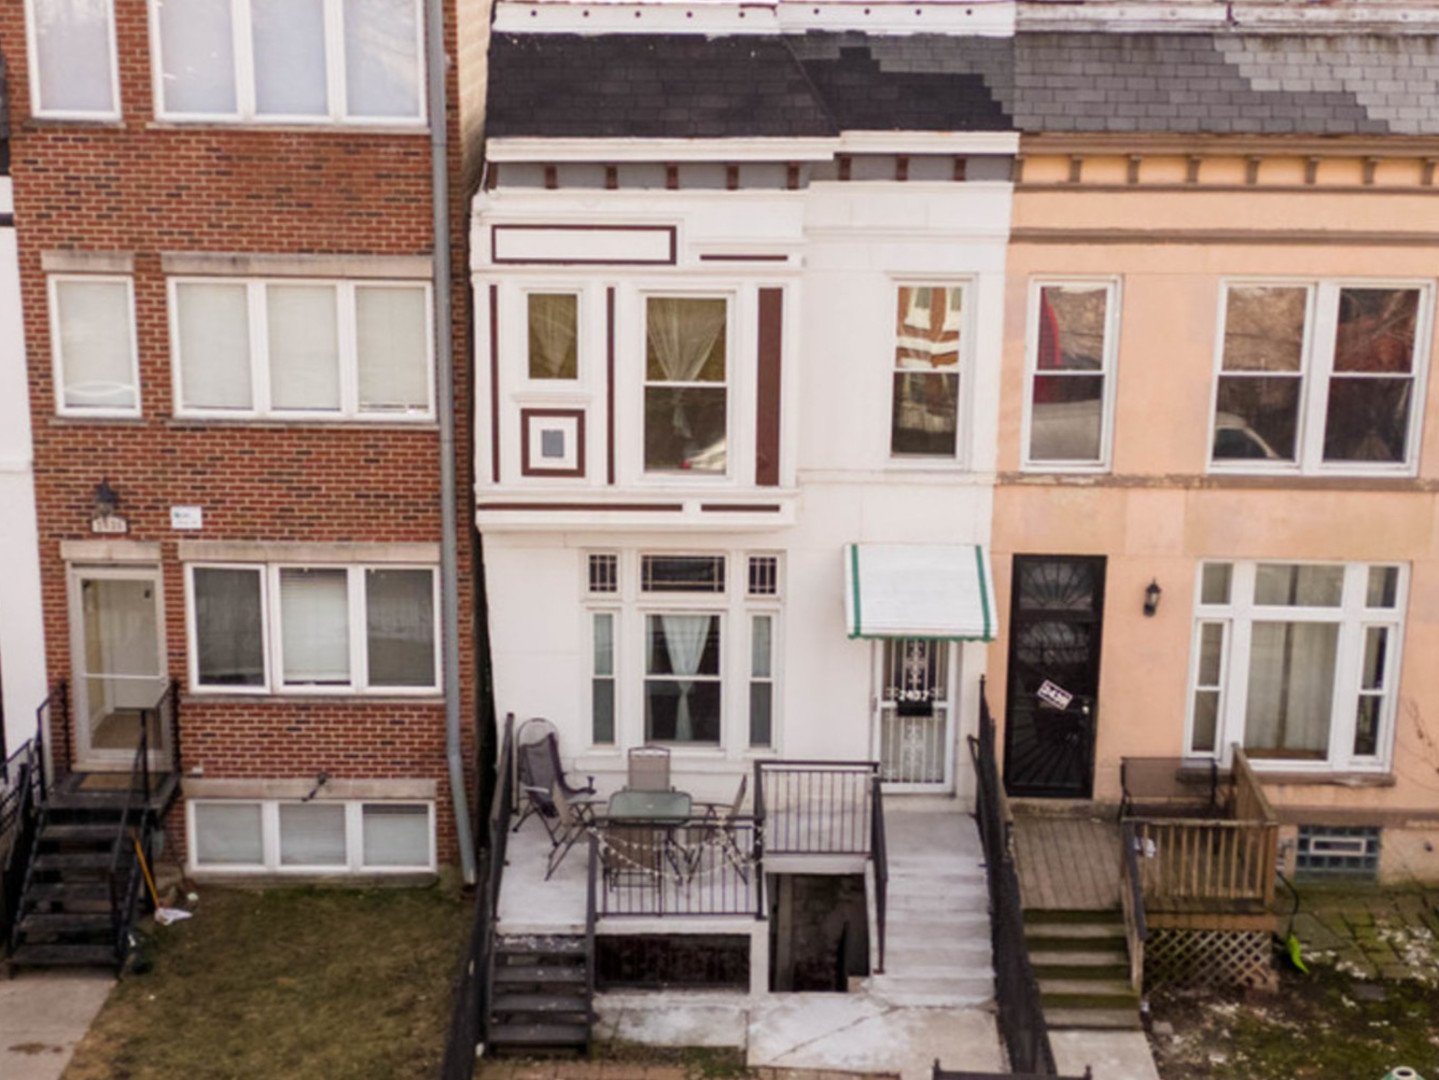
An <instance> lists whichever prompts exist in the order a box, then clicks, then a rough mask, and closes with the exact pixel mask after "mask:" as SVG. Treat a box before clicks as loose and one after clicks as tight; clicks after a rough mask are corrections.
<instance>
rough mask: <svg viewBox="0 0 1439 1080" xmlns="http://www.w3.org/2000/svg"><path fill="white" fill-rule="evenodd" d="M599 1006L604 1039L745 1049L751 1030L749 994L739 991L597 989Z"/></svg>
mask: <svg viewBox="0 0 1439 1080" xmlns="http://www.w3.org/2000/svg"><path fill="white" fill-rule="evenodd" d="M595 1011H596V1012H597V1013H598V1014H599V1021H598V1022H597V1023H596V1024H595V1028H594V1036H595V1038H596V1039H598V1040H600V1041H613V1040H619V1041H621V1042H633V1043H643V1044H644V1045H646V1046H732V1047H738V1048H740V1049H743V1048H744V1045H745V1042H746V1040H747V1039H748V1036H749V1012H750V999H749V998H748V997H747V996H746V995H744V994H739V993H735V994H724V993H712V994H679V993H671V994H655V993H612V994H599V995H596V997H595Z"/></svg>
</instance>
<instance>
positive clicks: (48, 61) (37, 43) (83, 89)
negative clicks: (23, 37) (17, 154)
mask: <svg viewBox="0 0 1439 1080" xmlns="http://www.w3.org/2000/svg"><path fill="white" fill-rule="evenodd" d="M27 9H28V10H27V12H26V15H27V18H26V20H25V21H26V25H27V26H28V28H29V46H30V100H31V101H32V102H33V108H34V111H35V114H36V115H37V116H46V117H56V118H61V119H63V118H74V119H83V120H96V119H116V118H118V117H119V115H120V86H119V80H118V78H117V75H116V66H115V10H114V2H113V0H27Z"/></svg>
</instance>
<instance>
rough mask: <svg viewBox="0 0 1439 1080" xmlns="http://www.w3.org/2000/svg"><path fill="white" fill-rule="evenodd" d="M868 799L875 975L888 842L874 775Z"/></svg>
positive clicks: (884, 915)
mask: <svg viewBox="0 0 1439 1080" xmlns="http://www.w3.org/2000/svg"><path fill="white" fill-rule="evenodd" d="M869 790H870V793H871V794H870V797H871V798H872V799H873V801H874V805H873V807H872V808H871V810H870V815H869V821H870V842H869V843H870V853H871V855H872V856H873V858H874V922H875V933H876V936H877V937H878V938H879V941H878V942H877V943H876V944H877V945H878V947H879V956H878V964H877V966H876V967H875V974H877V975H883V974H884V939H885V926H886V923H887V921H888V914H889V841H888V840H886V839H885V833H884V785H883V784H881V783H880V782H879V777H878V775H877V774H876V776H875V779H874V782H873V783H871V784H870V787H869Z"/></svg>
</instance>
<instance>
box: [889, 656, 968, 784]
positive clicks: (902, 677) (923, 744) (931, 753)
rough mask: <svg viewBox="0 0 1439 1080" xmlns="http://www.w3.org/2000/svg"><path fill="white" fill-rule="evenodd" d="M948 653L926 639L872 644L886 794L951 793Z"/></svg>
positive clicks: (951, 711)
mask: <svg viewBox="0 0 1439 1080" xmlns="http://www.w3.org/2000/svg"><path fill="white" fill-rule="evenodd" d="M953 652H954V646H953V645H952V644H951V643H950V642H948V641H932V640H929V639H927V638H890V639H886V640H884V641H881V642H877V643H876V645H875V685H876V687H877V692H876V693H875V695H874V704H875V709H874V711H875V719H874V734H875V744H876V745H875V756H876V758H878V760H879V772H880V779H882V780H883V781H884V783H885V789H886V790H889V791H929V792H948V791H950V790H952V788H953V784H954V776H953V771H952V768H953V760H954V754H953V747H954V709H953V707H952V703H953V679H952V669H953V667H954V664H953Z"/></svg>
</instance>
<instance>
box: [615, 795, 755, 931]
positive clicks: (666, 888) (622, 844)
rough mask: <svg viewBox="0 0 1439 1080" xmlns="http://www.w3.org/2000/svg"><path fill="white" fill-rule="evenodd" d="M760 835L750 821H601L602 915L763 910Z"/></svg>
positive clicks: (718, 913) (731, 913)
mask: <svg viewBox="0 0 1439 1080" xmlns="http://www.w3.org/2000/svg"><path fill="white" fill-rule="evenodd" d="M758 832H759V830H758V826H757V824H756V821H755V819H754V818H753V817H750V816H735V817H731V818H714V817H695V818H690V819H688V820H686V821H684V822H676V823H667V824H653V825H652V824H638V823H630V822H619V821H614V820H611V821H601V822H600V823H599V824H597V825H596V826H595V828H594V829H592V830H591V835H592V837H593V841H592V844H593V854H592V859H591V868H590V877H591V878H592V879H595V881H594V885H595V887H596V904H597V913H598V914H599V915H600V916H602V917H604V918H610V917H617V916H630V915H648V916H669V915H693V916H698V915H751V914H754V913H756V912H761V911H763V908H764V904H763V898H762V896H761V890H762V888H763V884H764V870H763V866H762V865H761V864H760V863H759V861H758V860H757V858H756V839H757V837H758Z"/></svg>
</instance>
